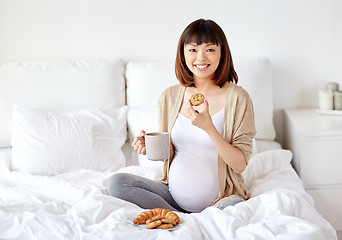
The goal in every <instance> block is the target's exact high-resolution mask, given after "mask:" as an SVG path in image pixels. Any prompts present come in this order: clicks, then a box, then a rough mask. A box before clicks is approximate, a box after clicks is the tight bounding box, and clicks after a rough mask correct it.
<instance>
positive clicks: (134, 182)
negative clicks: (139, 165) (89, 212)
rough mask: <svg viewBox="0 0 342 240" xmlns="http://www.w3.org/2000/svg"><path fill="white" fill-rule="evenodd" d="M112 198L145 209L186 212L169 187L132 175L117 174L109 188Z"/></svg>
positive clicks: (111, 180)
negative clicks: (174, 198) (173, 196)
mask: <svg viewBox="0 0 342 240" xmlns="http://www.w3.org/2000/svg"><path fill="white" fill-rule="evenodd" d="M108 192H109V194H110V195H111V196H113V197H116V198H120V199H122V200H125V201H128V202H131V203H134V204H136V205H138V206H139V207H141V208H144V209H153V208H166V209H169V210H171V211H181V212H186V211H185V210H183V209H182V208H181V207H179V206H178V204H177V203H176V202H175V200H173V198H172V196H171V194H170V191H169V187H168V185H166V184H164V183H162V182H156V181H153V180H150V179H147V178H144V177H140V176H137V175H133V174H130V173H117V174H115V175H113V176H112V178H111V179H110V182H109V186H108Z"/></svg>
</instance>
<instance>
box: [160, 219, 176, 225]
mask: <svg viewBox="0 0 342 240" xmlns="http://www.w3.org/2000/svg"><path fill="white" fill-rule="evenodd" d="M161 221H162V222H163V223H168V224H173V225H176V224H177V223H176V221H175V220H173V219H170V218H163V219H161Z"/></svg>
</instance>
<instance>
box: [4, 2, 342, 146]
mask: <svg viewBox="0 0 342 240" xmlns="http://www.w3.org/2000/svg"><path fill="white" fill-rule="evenodd" d="M341 12H342V1H340V0H212V1H204V0H196V1H195V0H172V1H162V0H144V1H143V0H121V1H117V0H0V63H6V62H17V61H27V60H41V59H56V58H59V59H60V58H103V57H121V58H122V59H123V60H124V61H129V60H147V61H156V60H173V59H174V56H175V51H176V46H177V41H178V38H179V36H180V34H181V32H182V31H183V29H184V28H185V27H186V26H187V25H188V24H189V23H190V22H192V21H193V20H195V19H197V18H200V17H204V18H210V19H213V20H214V21H216V22H217V23H218V24H219V25H221V27H222V28H223V30H224V31H225V33H226V35H227V38H228V41H229V44H230V47H231V50H232V54H233V56H245V55H262V56H266V57H267V58H269V59H270V61H271V63H272V66H273V78H274V85H273V87H274V113H275V125H276V129H277V134H278V136H277V140H278V141H280V142H282V141H283V132H282V111H281V109H283V108H286V107H296V106H299V107H302V106H312V107H315V106H317V102H318V101H317V91H318V90H319V89H321V88H324V85H325V83H326V82H329V81H336V82H339V83H340V85H342V79H341V72H342V67H341V66H342V15H341Z"/></svg>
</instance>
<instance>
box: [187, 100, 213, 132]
mask: <svg viewBox="0 0 342 240" xmlns="http://www.w3.org/2000/svg"><path fill="white" fill-rule="evenodd" d="M189 102H190V100H189ZM203 105H204V106H203V111H202V112H198V111H197V110H195V109H194V107H193V106H192V105H191V103H190V106H189V108H188V111H189V115H190V120H191V123H192V124H193V125H195V126H197V127H199V128H201V129H203V130H204V131H206V132H208V131H210V130H211V129H213V128H215V126H214V124H213V121H212V120H211V116H210V113H209V103H208V101H207V99H204V103H203Z"/></svg>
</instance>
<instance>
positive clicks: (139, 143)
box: [132, 130, 146, 155]
mask: <svg viewBox="0 0 342 240" xmlns="http://www.w3.org/2000/svg"><path fill="white" fill-rule="evenodd" d="M145 134H146V133H145V131H144V130H141V132H140V136H138V137H135V138H134V140H133V142H132V146H133V149H134V151H136V152H137V153H139V154H142V155H145V154H146V147H145Z"/></svg>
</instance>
